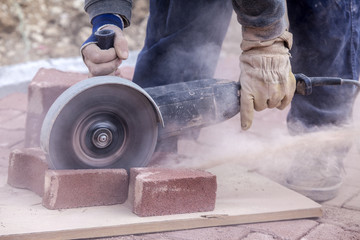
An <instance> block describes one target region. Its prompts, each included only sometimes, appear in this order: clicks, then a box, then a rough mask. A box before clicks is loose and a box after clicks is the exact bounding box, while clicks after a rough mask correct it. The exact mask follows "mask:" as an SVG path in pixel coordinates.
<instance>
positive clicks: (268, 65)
mask: <svg viewBox="0 0 360 240" xmlns="http://www.w3.org/2000/svg"><path fill="white" fill-rule="evenodd" d="M291 45H292V34H291V33H289V32H287V31H285V32H284V33H283V34H282V35H281V36H280V37H278V38H276V39H273V40H269V41H247V40H243V41H242V43H241V49H242V50H243V52H242V54H241V56H240V69H241V73H240V84H241V97H240V115H241V128H242V129H243V130H247V129H249V128H250V127H251V124H252V120H253V117H254V110H256V111H261V110H264V109H266V108H275V107H276V108H278V109H284V108H285V107H286V106H287V105H288V104H289V103H290V102H291V100H292V98H293V96H294V93H295V88H296V81H295V77H294V75H293V74H292V72H291V66H290V60H289V57H290V53H289V49H290V48H291Z"/></svg>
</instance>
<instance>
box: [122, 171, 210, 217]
mask: <svg viewBox="0 0 360 240" xmlns="http://www.w3.org/2000/svg"><path fill="white" fill-rule="evenodd" d="M129 188H130V189H131V191H130V201H131V204H132V206H133V212H134V213H135V214H137V215H138V216H141V217H146V216H161V215H170V214H181V213H191V212H206V211H212V210H214V208H215V199H216V189H217V184H216V176H215V175H213V174H211V173H209V172H205V171H201V170H195V169H166V168H132V169H130V186H129Z"/></svg>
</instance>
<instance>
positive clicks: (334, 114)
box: [81, 0, 360, 201]
mask: <svg viewBox="0 0 360 240" xmlns="http://www.w3.org/2000/svg"><path fill="white" fill-rule="evenodd" d="M354 4H355V3H354V2H353V1H351V0H346V1H336V0H316V1H315V0H303V1H297V0H288V1H287V7H286V2H285V0H253V1H249V0H232V1H230V0H228V1H224V0H197V1H184V0H167V1H161V0H150V15H149V19H148V24H147V31H146V39H145V43H144V47H143V49H142V50H141V52H140V53H139V55H138V59H137V63H136V67H135V72H134V78H133V82H135V83H137V84H138V85H140V86H141V87H152V86H159V85H164V84H169V83H175V82H179V81H192V80H196V79H204V78H211V77H212V76H213V74H214V70H215V67H216V64H217V60H218V57H219V53H220V49H221V45H222V42H223V40H224V37H225V34H226V31H227V27H228V25H229V21H230V17H231V14H232V11H233V10H235V12H236V14H237V19H238V21H239V23H240V24H241V26H242V38H243V39H242V42H241V49H242V50H243V51H242V54H241V56H240V69H241V74H240V84H241V99H240V103H241V110H240V116H241V127H242V129H244V130H247V129H249V128H250V127H251V124H252V120H253V115H254V110H256V111H261V110H264V109H266V108H278V109H284V108H285V107H286V106H287V105H289V104H290V102H291V101H292V99H293V101H292V104H291V105H292V106H291V110H290V112H289V115H288V118H287V121H288V128H289V130H290V132H291V133H293V134H299V133H302V132H311V131H315V130H317V129H321V128H322V127H325V126H329V125H336V126H342V125H344V124H347V123H349V121H350V120H351V109H352V104H353V101H354V97H355V89H354V88H353V87H351V86H346V87H321V88H317V89H314V93H313V94H312V95H311V96H306V97H303V96H295V97H294V92H295V78H294V75H293V74H292V72H297V73H300V72H301V73H304V74H306V75H308V76H335V77H336V76H339V77H343V78H351V79H358V78H359V63H358V61H359V58H360V52H359V43H360V42H359V40H360V32H359V30H360V17H359V15H360V11H359V6H357V7H354ZM357 5H359V4H357ZM131 7H132V3H131V0H102V1H101V0H85V11H86V12H87V13H88V14H89V16H90V19H91V23H92V25H93V33H94V32H95V31H96V30H99V29H102V28H108V29H112V30H114V31H115V33H116V37H115V42H114V48H111V49H109V50H100V49H99V48H98V47H97V46H96V44H94V43H95V42H96V41H95V39H94V35H91V36H90V37H89V39H88V40H87V41H85V43H84V44H83V46H82V48H81V52H82V55H83V59H84V62H85V64H86V65H87V67H88V69H89V73H90V76H96V75H109V74H112V75H118V74H119V70H118V67H119V66H120V64H121V62H122V61H123V60H125V59H127V57H128V55H129V51H128V47H127V42H126V39H125V36H124V33H123V31H122V30H123V28H125V27H128V26H130V19H131ZM287 8H288V9H287ZM287 16H288V17H287ZM289 22H290V27H291V28H290V31H291V32H292V33H293V34H294V36H295V37H294V39H295V42H294V46H293V49H292V52H291V53H292V66H293V67H291V65H290V56H291V55H290V53H289V50H290V49H291V48H292V45H293V40H292V34H291V33H290V32H289ZM293 97H294V98H293ZM175 143H176V141H175ZM346 150H347V147H346V146H344V148H341V149H340V150H339V152H340V153H341V154H340V155H341V156H339V158H338V159H337V160H336V161H337V162H336V164H335V165H334V164H333V165H332V166H330V169H329V166H327V165H326V164H327V163H326V161H320V163H321V164H319V159H311V161H313V162H315V163H314V164H312V163H311V164H302V160H303V159H298V160H297V162H296V163H295V166H296V167H295V168H296V169H297V170H299V169H300V170H302V168H304V169H303V171H305V172H308V173H309V172H310V173H311V174H315V175H316V173H313V172H316V171H317V172H318V174H317V175H319V172H320V171H319V168H323V169H327V170H326V171H327V172H326V173H323V172H321V176H320V177H319V176H315V177H314V178H313V177H312V176H310V175H309V174H303V173H302V172H301V171H298V172H297V174H291V175H290V176H289V178H288V179H287V183H288V184H289V186H291V187H293V188H294V189H295V190H297V191H299V192H301V193H303V194H305V195H307V196H309V197H311V198H313V199H314V200H318V201H323V200H327V199H330V198H333V197H334V196H335V195H336V192H337V190H338V189H339V186H340V183H341V173H340V171H339V169H340V165H341V162H342V158H343V155H342V153H344V152H346ZM331 154H333V152H331ZM333 155H336V156H337V154H333ZM325 158H326V157H325ZM308 161H310V160H309V159H308ZM304 165H306V166H304ZM309 166H310V167H313V168H314V166H317V168H316V169H312V170H313V172H311V171H308V169H306V167H309ZM331 167H333V168H334V170H332V169H331ZM313 179H314V181H312V180H313ZM326 189H331V191H330V192H326ZM302 190H303V191H302ZM314 193H315V195H314ZM319 193H321V194H320V195H319ZM322 193H324V194H322Z"/></svg>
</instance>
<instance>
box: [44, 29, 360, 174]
mask: <svg viewBox="0 0 360 240" xmlns="http://www.w3.org/2000/svg"><path fill="white" fill-rule="evenodd" d="M111 34H113V32H111V30H102V32H99V33H98V39H99V42H98V45H99V46H100V47H101V48H103V49H105V48H109V47H111V46H112V43H110V44H109V39H108V38H109V36H110V41H111ZM104 39H105V40H104ZM112 41H113V40H112ZM106 45H107V46H106ZM295 77H296V81H297V88H296V93H297V94H302V95H309V94H311V92H312V87H315V86H323V85H342V84H351V85H355V86H357V87H360V85H359V82H358V81H355V80H346V79H341V78H330V77H315V78H309V77H307V76H305V75H303V74H295ZM239 90H240V85H239V83H238V82H234V81H229V80H219V79H202V80H196V81H190V82H182V83H176V84H169V85H164V86H158V87H152V88H145V89H142V88H141V87H140V86H138V85H136V84H135V83H133V82H131V81H129V80H125V79H122V78H119V77H115V76H101V77H93V78H89V79H86V80H83V81H81V82H79V83H77V84H75V85H73V86H72V87H70V88H69V89H67V90H66V91H65V92H63V93H62V94H61V95H60V96H59V97H58V98H57V99H56V101H55V102H54V103H53V104H52V106H51V107H50V109H49V111H48V113H47V115H46V117H45V119H44V122H43V126H42V129H41V136H40V142H41V147H42V149H43V150H44V151H45V152H46V154H47V159H48V162H49V165H50V167H51V168H53V169H82V168H125V169H127V170H128V169H130V168H132V167H142V166H146V165H147V164H148V163H149V161H150V159H151V156H152V154H153V152H154V150H155V147H156V144H157V142H158V140H160V139H166V138H168V137H172V136H177V135H181V134H182V133H184V132H186V131H191V130H192V129H198V128H202V127H205V126H209V125H212V124H215V123H219V122H222V121H224V120H227V119H230V118H232V117H233V116H235V115H236V114H237V113H239V111H240V105H239V96H240V95H239V94H240V91H239Z"/></svg>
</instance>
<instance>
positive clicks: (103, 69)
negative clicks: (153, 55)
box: [80, 16, 129, 77]
mask: <svg viewBox="0 0 360 240" xmlns="http://www.w3.org/2000/svg"><path fill="white" fill-rule="evenodd" d="M110 17H111V16H110ZM114 17H115V16H114ZM116 18H117V17H116ZM94 20H95V21H96V18H94V19H93V21H94ZM106 20H108V19H106ZM110 20H111V21H112V22H111V23H107V22H104V20H103V19H102V22H101V23H103V25H102V26H100V27H98V25H99V24H96V25H95V24H94V23H93V24H94V25H93V34H92V35H91V36H90V37H89V39H88V40H87V41H86V42H85V43H84V44H83V46H82V47H81V50H80V51H81V54H82V56H83V60H84V63H85V64H86V66H87V67H88V69H89V77H92V76H102V75H116V76H117V75H119V74H120V71H119V69H118V67H119V66H120V64H121V63H122V60H125V59H127V58H128V56H129V50H128V45H127V41H126V38H125V36H124V34H123V31H122V26H123V25H122V22H116V21H117V19H115V21H114V19H113V17H111V18H110ZM99 29H111V30H113V31H114V32H115V38H114V47H113V48H110V49H107V50H101V49H100V48H99V47H98V46H97V45H96V39H95V37H94V36H93V35H94V33H95V32H96V31H97V30H99Z"/></svg>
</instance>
